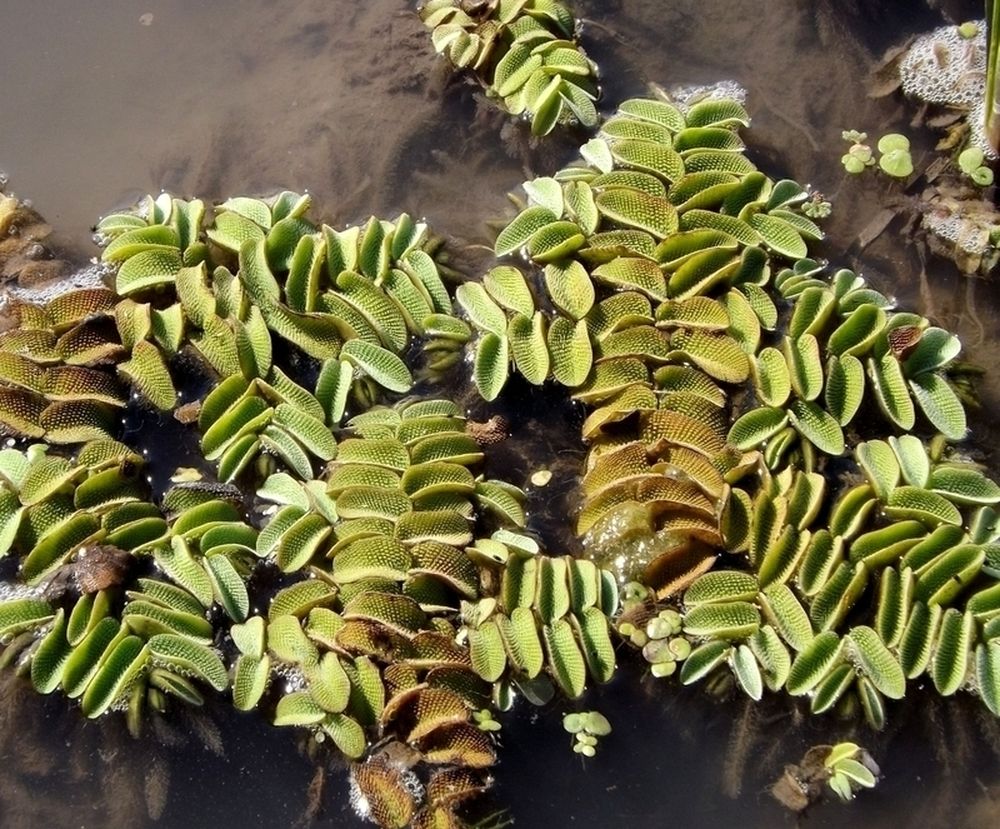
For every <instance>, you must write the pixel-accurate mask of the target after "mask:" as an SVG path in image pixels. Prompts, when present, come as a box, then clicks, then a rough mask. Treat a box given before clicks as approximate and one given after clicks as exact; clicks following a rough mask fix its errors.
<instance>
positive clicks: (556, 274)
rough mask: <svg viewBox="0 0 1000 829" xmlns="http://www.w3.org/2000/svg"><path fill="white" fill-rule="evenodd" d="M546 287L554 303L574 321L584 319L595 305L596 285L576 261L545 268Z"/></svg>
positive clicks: (558, 263)
mask: <svg viewBox="0 0 1000 829" xmlns="http://www.w3.org/2000/svg"><path fill="white" fill-rule="evenodd" d="M545 287H546V289H547V290H548V293H549V296H550V297H551V299H552V303H553V304H554V305H555V306H556V307H557V308H558V309H560V310H561V311H564V312H565V313H566V314H568V315H569V316H570V317H572V318H573V319H575V320H576V319H582V318H583V317H585V316H586V315H587V313H588V312H589V311H590V309H591V308H592V307H593V305H594V285H593V283H592V282H591V280H590V276H589V275H588V273H587V271H586V269H585V268H584V267H583V265H581V264H580V263H579V262H577V261H576V260H567V261H563V262H555V263H552V264H549V265H546V266H545Z"/></svg>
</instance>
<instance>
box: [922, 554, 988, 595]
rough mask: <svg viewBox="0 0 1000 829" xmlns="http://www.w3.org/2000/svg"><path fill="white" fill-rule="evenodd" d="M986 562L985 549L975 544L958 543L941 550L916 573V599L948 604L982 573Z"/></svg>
mask: <svg viewBox="0 0 1000 829" xmlns="http://www.w3.org/2000/svg"><path fill="white" fill-rule="evenodd" d="M985 561H986V551H985V550H984V549H983V548H982V547H980V546H979V545H976V544H959V545H958V546H956V547H952V548H951V549H949V550H947V551H945V552H944V553H941V554H940V555H939V556H938V557H937V558H935V559H934V560H933V561H932V562H931V563H930V564H928V565H926V566H925V567H923V568H921V570H920V572H919V573H918V574H917V585H916V590H915V595H916V598H917V600H918V601H921V602H925V603H926V604H928V605H938V604H940V605H945V606H947V605H948V604H950V603H951V602H952V601H953V600H954V599H955V597H956V596H958V594H959V593H961V592H962V591H963V590H964V589H965V588H966V587H967V586H968V585H969V584H970V583H971V582H972V581H973V580H974V579H975V578H976V577H977V576H978V575H979V574H980V571H981V570H982V567H983V564H984V563H985Z"/></svg>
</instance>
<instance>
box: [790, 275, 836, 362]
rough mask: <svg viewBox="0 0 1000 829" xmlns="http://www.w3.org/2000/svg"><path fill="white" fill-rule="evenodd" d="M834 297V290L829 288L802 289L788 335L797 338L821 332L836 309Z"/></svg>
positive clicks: (796, 302) (793, 338)
mask: <svg viewBox="0 0 1000 829" xmlns="http://www.w3.org/2000/svg"><path fill="white" fill-rule="evenodd" d="M834 299H835V298H834V295H833V292H832V291H830V290H829V289H828V288H806V289H805V290H804V291H802V293H800V294H799V296H798V298H797V299H796V301H795V310H794V311H793V312H792V318H791V321H790V322H789V323H788V337H789V338H790V339H792V340H797V339H798V338H799V337H802V336H803V335H805V334H813V335H816V334H818V333H820V332H821V331H822V330H823V328H824V326H825V325H826V322H827V320H828V319H829V318H830V316H831V315H832V314H833V312H834V310H835V307H836V303H835V302H834ZM834 353H837V352H834Z"/></svg>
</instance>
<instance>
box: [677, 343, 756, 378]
mask: <svg viewBox="0 0 1000 829" xmlns="http://www.w3.org/2000/svg"><path fill="white" fill-rule="evenodd" d="M670 347H671V355H674V354H676V355H677V356H683V357H687V358H688V359H690V360H691V362H692V363H694V364H695V365H696V366H697V367H698V368H700V369H701V370H702V371H704V372H705V373H706V374H708V375H709V376H710V377H713V378H714V379H716V380H721V381H722V382H724V383H742V382H743V381H744V380H746V379H747V377H749V376H750V360H749V358H748V357H747V355H746V354H745V353H744V351H743V349H742V348H740V345H739V343H738V342H736V340H735V339H733V338H732V337H730V336H729V335H727V334H721V335H720V334H712V333H709V332H706V331H698V330H694V331H677V332H676V333H675V334H674V335H673V336H671V338H670Z"/></svg>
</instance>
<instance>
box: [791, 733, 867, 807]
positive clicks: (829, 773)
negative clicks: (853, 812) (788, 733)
mask: <svg viewBox="0 0 1000 829" xmlns="http://www.w3.org/2000/svg"><path fill="white" fill-rule="evenodd" d="M880 775H881V771H880V770H879V767H878V764H877V763H876V762H875V760H874V759H873V758H872V756H871V755H870V754H869V753H868V752H867V751H866V750H865V749H863V748H861V747H860V746H857V745H855V744H854V743H838V744H837V745H835V746H829V745H819V746H813V747H812V748H810V749H809V750H808V751H807V752H806V753H805V756H804V757H803V758H802V760H801V761H799V764H798V765H788V766H785V769H784V771H783V772H782V774H781V777H779V778H778V779H777V780H776V781H775V783H774V785H772V786H771V795H772V796H773V797H774V798H775V800H777V801H778V802H779V803H781V805H782V806H784V807H785V808H786V809H791V810H792V811H794V812H803V811H805V810H806V809H808V808H809V807H810V806H811V805H812V804H814V803H815V802H816V801H818V800H819V799H820V798H822V797H823V794H824V792H825V789H826V788H827V787H829V789H830V790H831V791H832V792H833V793H834V794H836V796H837V797H839V798H840V799H841V800H844V801H849V800H852V799H853V798H854V794H855V792H857V791H858V790H860V789H870V788H873V787H874V786H875V783H876V782H877V780H878V778H879V777H880Z"/></svg>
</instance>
